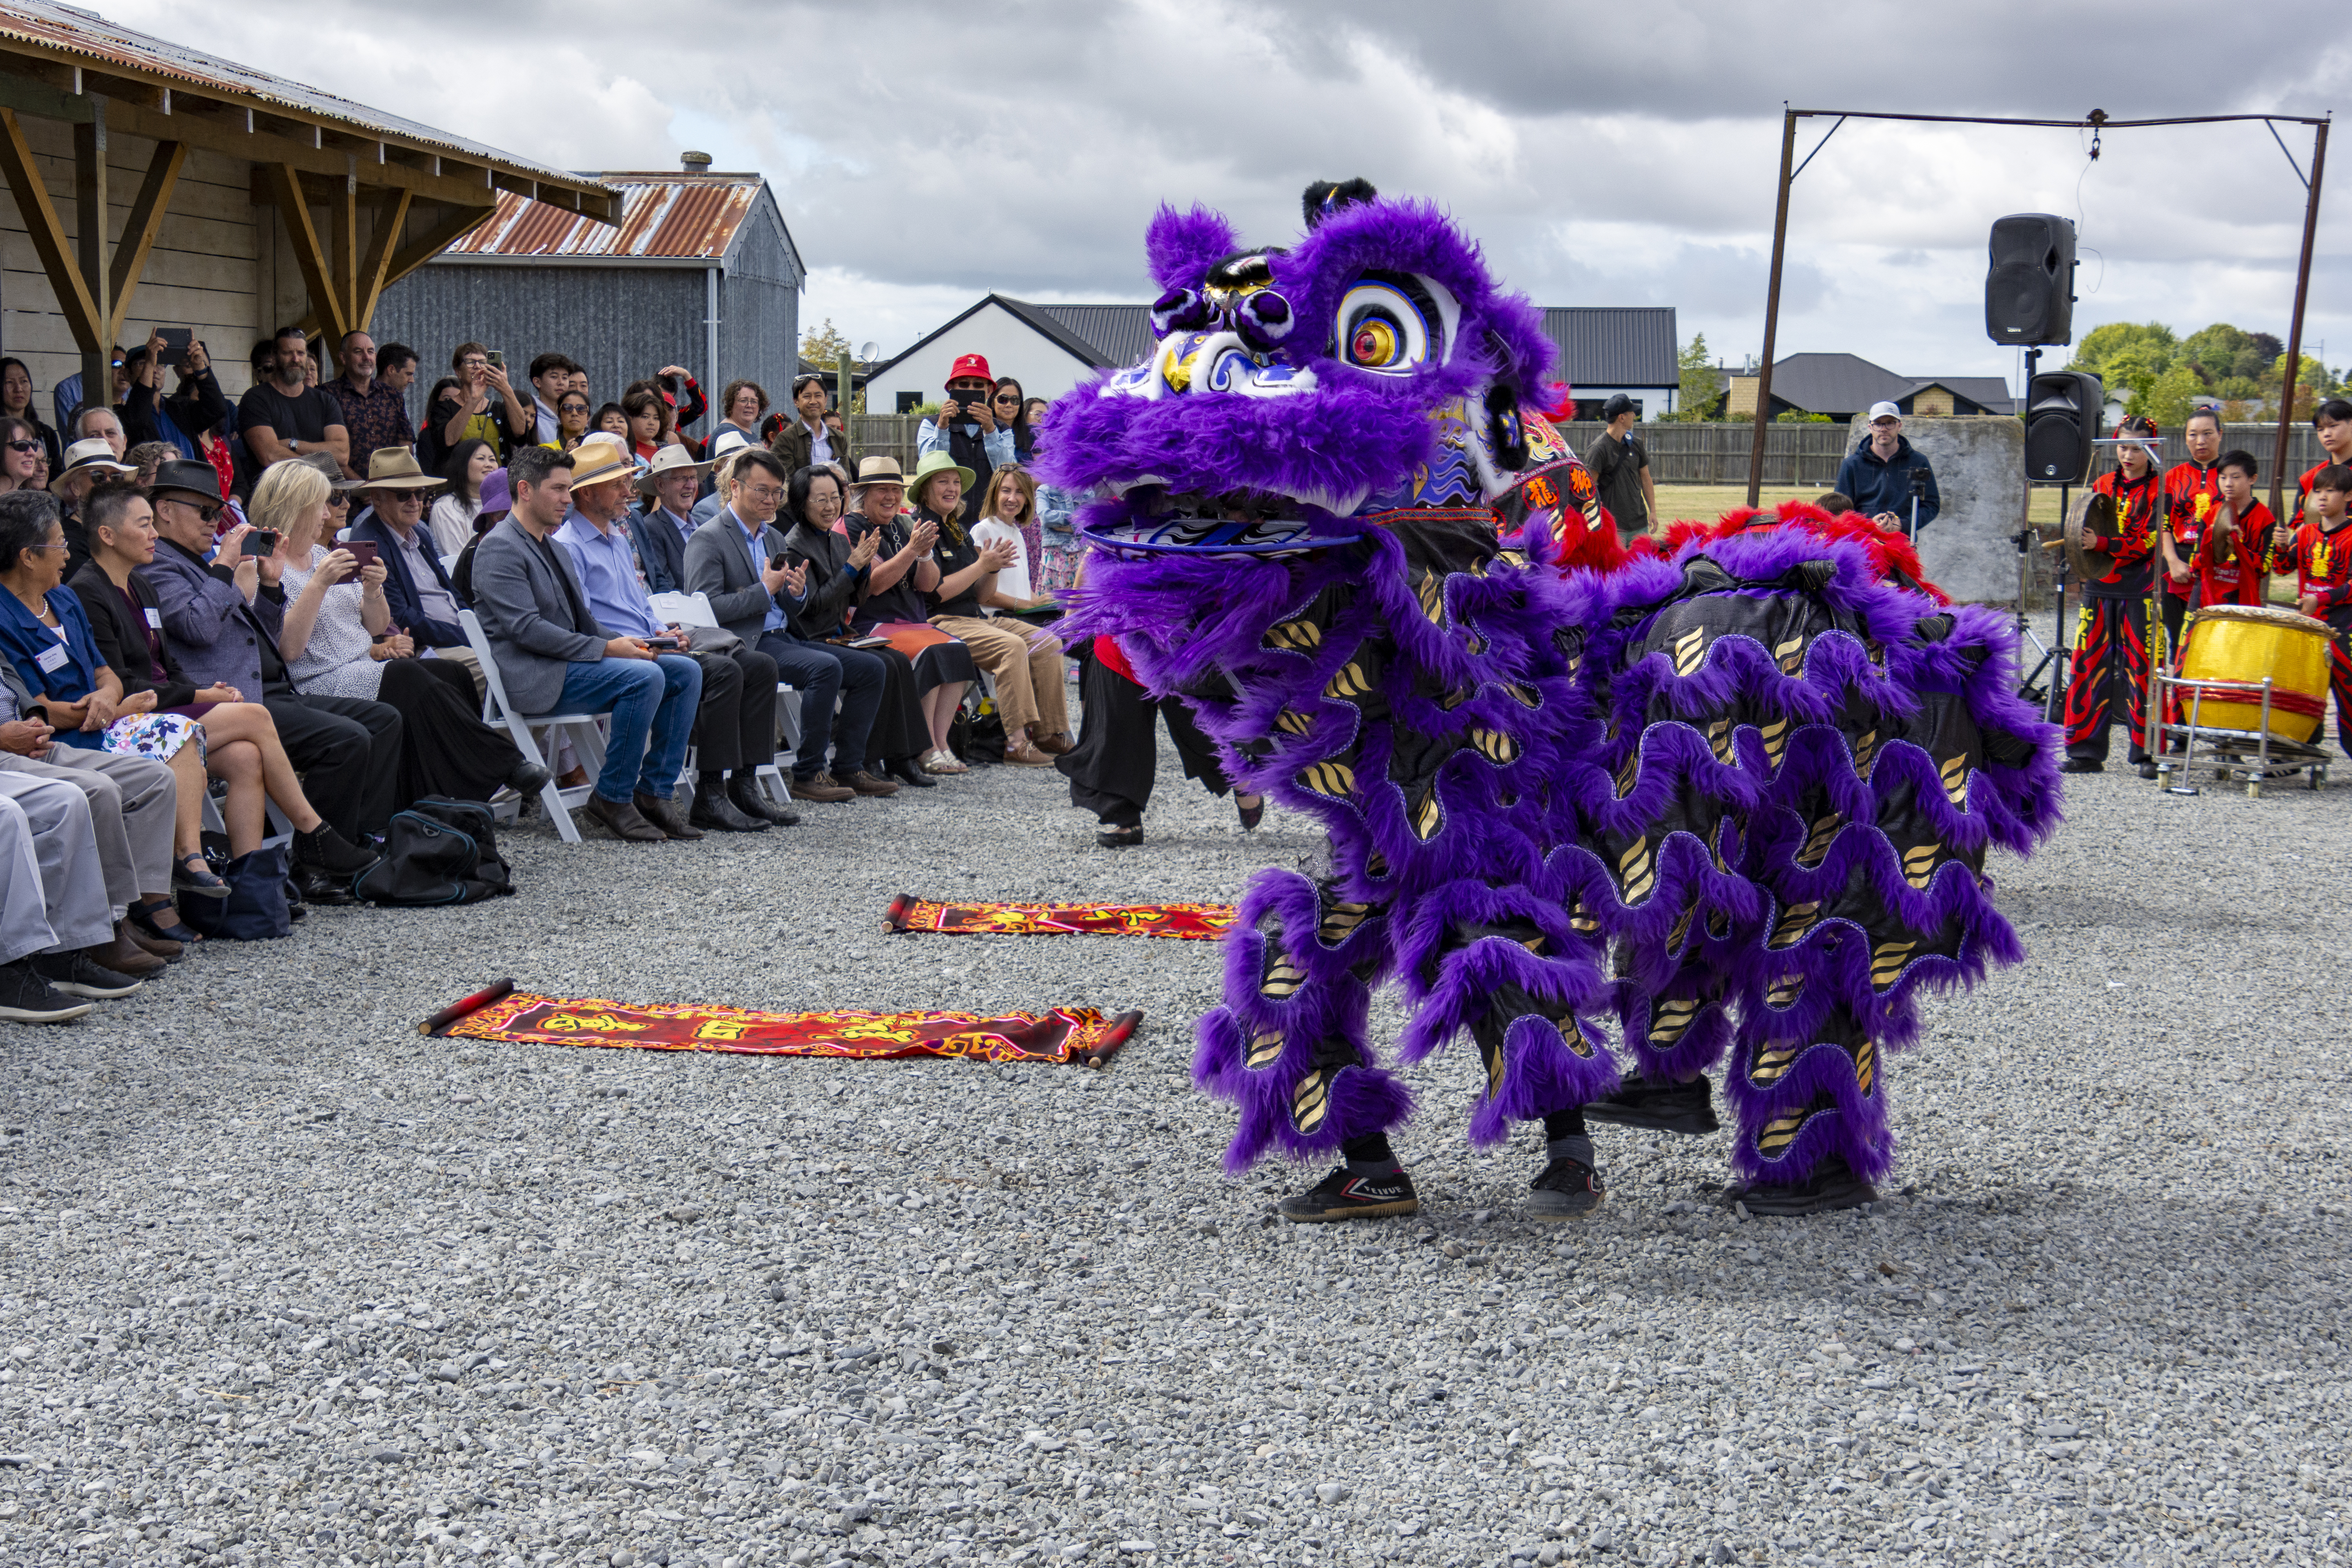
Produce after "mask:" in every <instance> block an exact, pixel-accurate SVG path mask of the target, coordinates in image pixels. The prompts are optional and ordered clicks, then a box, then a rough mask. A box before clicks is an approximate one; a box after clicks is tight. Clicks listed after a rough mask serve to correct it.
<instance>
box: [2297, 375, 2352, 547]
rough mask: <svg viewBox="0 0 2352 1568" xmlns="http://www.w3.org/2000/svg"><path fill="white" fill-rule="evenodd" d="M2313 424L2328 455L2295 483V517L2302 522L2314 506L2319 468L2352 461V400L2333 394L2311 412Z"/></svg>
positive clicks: (2320, 443)
mask: <svg viewBox="0 0 2352 1568" xmlns="http://www.w3.org/2000/svg"><path fill="white" fill-rule="evenodd" d="M2311 427H2312V428H2313V429H2314V430H2316V431H2318V432H2319V445H2320V446H2321V447H2322V448H2324V449H2325V450H2326V453H2327V456H2326V458H2325V459H2323V460H2322V461H2320V462H2316V463H2314V464H2313V465H2312V466H2311V467H2310V468H2306V469H2305V470H2304V475H2303V479H2301V481H2300V482H2298V483H2297V484H2296V485H2295V487H2294V520H2295V521H2296V523H2298V524H2300V523H2302V522H2303V521H2305V513H2306V512H2308V511H2309V510H2310V509H2311V481H2312V480H2313V479H2316V478H2317V477H2318V475H2319V470H2320V469H2322V468H2328V467H2331V466H2333V465H2335V464H2337V463H2352V403H2347V402H2346V401H2345V400H2344V399H2343V398H2340V397H2331V398H2329V399H2328V400H2327V401H2326V402H2325V403H2323V404H2321V405H2319V411H2318V412H2317V413H2315V414H2314V415H2313V416H2311Z"/></svg>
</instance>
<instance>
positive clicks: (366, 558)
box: [335, 539, 376, 566]
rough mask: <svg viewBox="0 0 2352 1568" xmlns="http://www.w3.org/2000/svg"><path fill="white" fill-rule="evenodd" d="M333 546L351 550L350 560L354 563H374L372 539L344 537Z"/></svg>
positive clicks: (371, 564)
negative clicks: (344, 538)
mask: <svg viewBox="0 0 2352 1568" xmlns="http://www.w3.org/2000/svg"><path fill="white" fill-rule="evenodd" d="M335 548H336V549H338V550H347V551H349V552H351V557H352V562H353V563H354V564H356V565H360V566H373V565H374V564H375V558H376V543H375V541H374V540H373V539H346V540H343V541H342V542H340V543H338V544H337V545H336V546H335Z"/></svg>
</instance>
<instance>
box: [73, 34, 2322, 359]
mask: <svg viewBox="0 0 2352 1568" xmlns="http://www.w3.org/2000/svg"><path fill="white" fill-rule="evenodd" d="M92 3H97V4H100V5H103V8H104V10H105V12H106V14H107V15H108V16H110V19H112V20H115V21H117V22H121V23H123V24H126V25H128V26H136V27H140V28H142V29H145V30H148V31H152V32H154V33H156V34H158V35H160V36H163V37H170V38H174V39H178V40H181V41H184V42H186V43H190V44H195V45H199V46H201V47H206V48H209V49H212V50H214V51H216V52H218V53H221V54H224V55H226V56H227V57H228V58H232V59H236V60H241V61H244V62H246V63H247V64H250V65H254V66H257V67H261V68H265V69H269V70H274V71H278V72H281V73H283V74H286V75H289V76H294V77H298V78H300V79H304V80H307V81H310V82H313V83H316V84H318V85H319V86H321V87H324V88H327V89H330V90H332V91H336V92H340V93H342V94H344V95H346V96H348V97H351V98H353V99H356V100H360V101H362V102H363V103H368V104H372V105H374V106H376V107H379V108H383V109H388V110H396V111H398V112H400V113H402V114H405V115H408V116H411V117H413V118H415V119H416V120H419V121H424V122H425V123H426V124H429V125H436V126H440V127H442V128H445V129H446V130H449V131H452V132H459V133H462V134H464V135H467V136H469V137H473V138H476V139H478V140H480V141H482V142H488V143H489V144H490V145H492V146H496V147H500V148H504V149H506V150H508V151H510V152H513V153H519V154H522V155H525V156H529V157H532V158H536V159H540V160H543V161H545V162H548V163H556V164H560V165H562V166H564V167H567V168H573V169H606V170H618V169H646V168H671V167H676V166H677V154H678V153H680V152H681V151H682V150H685V149H687V148H697V149H700V150H703V151H707V152H709V153H712V154H713V155H714V156H715V157H716V158H717V160H718V163H717V166H718V167H719V168H721V169H758V170H761V171H762V172H764V173H765V174H767V175H768V176H769V178H770V179H771V180H772V182H773V184H774V185H775V187H776V191H777V195H778V197H779V200H780V201H781V202H782V206H783V210H784V214H785V218H786V221H787V222H788V223H789V224H790V225H791V226H792V228H793V234H794V237H796V238H797V239H798V241H799V243H800V247H801V251H802V254H803V256H804V257H805V258H807V260H808V261H809V263H810V265H811V267H812V268H813V269H814V277H813V278H812V279H811V283H810V287H809V290H808V295H807V298H806V299H805V300H804V301H803V319H804V320H806V321H815V320H817V319H819V318H822V317H826V316H830V317H831V318H833V320H834V321H835V322H837V323H838V324H839V326H840V327H841V329H842V331H844V332H845V333H846V334H847V335H848V337H849V339H850V341H851V342H853V343H857V342H864V341H866V340H868V339H871V340H874V341H876V342H879V343H880V344H881V345H882V347H883V349H884V351H885V352H886V353H894V352H896V351H897V350H898V349H900V348H903V347H905V346H906V345H907V344H908V343H909V342H912V341H913V340H914V339H915V338H916V337H918V336H919V335H920V334H921V333H922V332H923V331H927V330H929V328H930V327H932V326H935V325H937V324H938V323H939V322H940V321H942V320H944V319H945V318H946V316H947V315H949V314H950V313H951V312H952V311H954V310H960V309H961V308H962V307H963V306H964V305H966V304H968V303H970V302H971V300H973V299H974V298H976V297H977V296H978V295H979V294H981V293H982V292H984V291H986V290H988V289H996V290H998V291H1000V292H1003V293H1007V294H1011V295H1014V296H1016V297H1025V298H1029V299H1035V300H1145V299H1148V298H1150V293H1151V289H1150V285H1149V283H1148V282H1147V281H1146V279H1144V277H1143V273H1142V267H1141V258H1140V244H1139V238H1140V234H1141V230H1142V226H1143V225H1144V223H1145V221H1146V220H1147V219H1148V217H1149V216H1150V212H1151V210H1152V208H1153V207H1154V206H1155V205H1157V204H1158V203H1159V202H1160V201H1161V200H1163V199H1168V200H1174V201H1177V202H1179V203H1180V204H1189V203H1191V202H1193V201H1205V202H1208V203H1210V204H1212V205H1217V206H1220V207H1222V208H1223V209H1224V210H1225V211H1227V212H1228V213H1230V214H1231V215H1232V216H1234V219H1235V220H1236V222H1237V223H1238V224H1239V225H1240V226H1241V227H1242V228H1243V230H1244V233H1245V234H1247V235H1249V236H1251V237H1253V238H1255V239H1258V240H1261V241H1269V242H1270V241H1277V240H1280V239H1281V238H1283V237H1286V235H1287V234H1289V233H1290V232H1292V231H1293V230H1295V229H1296V227H1297V217H1298V211H1297V194H1298V192H1299V190H1300V188H1301V187H1302V186H1303V185H1304V184H1306V183H1307V181H1308V180H1309V179H1312V178H1315V177H1318V176H1328V177H1332V178H1340V177H1345V176H1348V175H1351V174H1360V175H1363V176H1364V177H1366V178H1369V179H1370V180H1371V181H1372V182H1373V183H1374V184H1377V185H1379V186H1380V187H1381V189H1383V190H1384V191H1389V192H1393V193H1399V194H1403V193H1412V194H1420V195H1430V196H1433V197H1435V198H1437V199H1439V200H1441V201H1443V202H1444V203H1445V204H1446V205H1448V206H1449V207H1450V208H1451V209H1452V210H1453V211H1454V213H1455V214H1456V215H1457V216H1459V217H1460V218H1461V220H1462V221H1463V223H1464V224H1465V226H1467V227H1468V228H1469V230H1470V231H1471V232H1472V233H1473V234H1474V235H1475V236H1476V237H1478V238H1480V239H1481V240H1482V241H1483V242H1484V243H1485V244H1486V249H1487V252H1488V255H1489V256H1490V258H1492V259H1493V261H1494V262H1495V264H1496V267H1497V268H1498V269H1499V270H1500V271H1501V272H1502V273H1503V274H1504V275H1505V276H1506V277H1507V279H1509V280H1510V281H1511V282H1512V283H1514V284H1516V285H1517V286H1518V287H1520V288H1523V289H1526V290H1527V291H1528V292H1529V293H1530V294H1531V295H1533V296H1534V297H1535V298H1536V300H1538V302H1539V303H1543V304H1553V305H1568V304H1581V305H1672V306H1675V307H1676V308H1677V309H1678V310H1679V311H1680V323H1681V328H1682V333H1683V336H1684V338H1685V340H1687V339H1688V338H1689V336H1690V335H1691V333H1693V332H1694V331H1704V332H1705V333H1706V341H1707V344H1708V346H1709V347H1710V348H1711V349H1713V350H1716V351H1717V353H1719V354H1720V355H1723V356H1727V357H1729V358H1731V359H1733V360H1735V361H1736V360H1737V359H1738V358H1739V357H1740V356H1742V355H1744V354H1752V353H1756V352H1758V351H1759V349H1760V348H1761V346H1762V339H1763V304H1764V289H1765V276H1766V264H1767V258H1769V250H1770V241H1771V225H1772V195H1773V174H1774V169H1775V165H1776V163H1777V160H1778V157H1779V153H1780V109H1781V107H1782V104H1783V101H1784V100H1787V101H1792V102H1794V103H1795V104H1796V105H1797V106H1798V107H1801V108H1806V107H1812V106H1814V105H1824V106H1827V107H1830V108H1840V107H1843V108H1862V109H1880V110H1910V111H1917V112H1929V113H1974V114H1998V115H2014V116H2031V117H2037V118H2054V119H2067V118H2073V117H2078V116H2080V115H2083V114H2084V113H2086V112H2087V111H2088V110H2091V109H2093V108H2094V107H2097V108H2103V109H2105V110H2108V112H2109V113H2110V114H2112V115H2114V116H2116V117H2117V118H2140V117H2156V116H2159V115H2180V114H2209V113H2231V112H2244V111H2265V112H2282V113H2292V114H2321V113H2325V112H2327V111H2328V110H2331V109H2333V108H2336V107H2345V106H2346V105H2345V104H2343V103H2341V102H2339V100H2344V99H2346V98H2347V93H2346V91H2345V90H2344V89H2346V88H2347V86H2352V45H2347V44H2346V43H2345V42H2343V41H2342V35H2341V30H2340V29H2337V30H2336V32H2335V35H2334V37H2329V36H2326V35H2324V34H2321V33H2318V32H2316V31H2315V30H2313V29H2310V28H2308V27H2306V26H2303V25H2301V24H2303V23H2305V22H2307V21H2309V20H2311V19H2313V18H2314V17H2315V16H2316V13H2301V12H2300V9H2299V7H2289V6H2275V7H2273V6H2257V7H2254V8H2252V10H2241V9H2238V8H2236V7H2224V8H2221V9H2219V10H2217V9H2216V8H2215V7H2213V6H2212V5H2210V4H2199V5H2179V4H2171V3H2168V0H2154V3H2147V4H2141V5H2136V6H2133V7H2129V8H2126V9H2123V10H2116V9H2114V8H2107V7H2100V8H2096V9H2094V8H2092V7H2087V6H2055V5H2049V4H2047V3H2046V0H2044V3H2040V4H2028V3H2024V0H1985V3H1983V4H1979V5H1969V6H1966V7H1932V6H1924V5H1887V4H1880V3H1877V0H1864V4H1862V5H1853V6H1824V7H1820V8H1814V7H1811V6H1804V7H1799V6H1793V5H1774V6H1769V7H1767V6H1760V5H1722V4H1716V5H1692V4H1687V3H1684V0H1652V3H1651V4H1649V5H1642V6H1619V7H1614V8H1607V9H1604V8H1601V7H1592V6H1586V7H1570V6H1564V5H1557V4H1552V5H1545V4H1540V3H1538V0H1454V3H1452V4H1444V5H1433V4H1427V3H1425V0H1355V3H1353V4H1351V5H1348V6H1346V7H1340V6H1336V5H1297V4H1288V3H1284V0H1253V3H1251V4H1246V5H1244V4H1236V3H1233V0H999V3H997V4H994V5H983V4H975V3H964V0H946V3H941V0H858V3H856V4H850V3H846V0H843V3H836V4H829V5H801V4H791V3H787V4H774V3H765V4H753V3H749V0H683V3H678V4H671V5H644V4H629V5H621V4H613V3H608V0H572V3H569V4H563V5H553V4H548V3H546V0H507V3H505V4H503V5H480V4H478V0H465V3H463V4H460V3H458V0H408V3H407V4H404V5H401V6H399V7H397V8H396V9H395V8H392V7H387V6H384V5H382V4H380V3H378V0H239V3H238V4H237V5H231V6H215V7H212V8H210V9H208V10H207V11H205V13H204V18H205V19H204V24H203V26H202V27H201V28H200V29H198V28H194V27H193V26H192V24H191V22H190V20H189V18H190V17H191V16H193V15H194V13H191V12H190V11H188V10H187V8H186V7H185V6H184V5H171V4H167V3H166V0H92ZM2075 13H2079V14H2080V15H2081V16H2083V18H2084V19H2083V20H2080V21H2074V20H2069V19H2067V18H2068V16H2070V15H2072V14H2075ZM2029 46H2030V47H2031V48H2032V51H2033V54H2032V58H2025V51H2026V49H2027V47H2029ZM1829 124H1830V121H1801V122H1800V127H1799V140H1798V153H1799V155H1800V156H1802V155H1803V153H1805V152H1806V151H1807V150H1808V149H1810V148H1811V145H1812V144H1813V142H1815V141H1817V140H1818V139H1819V137H1820V135H1821V133H1822V131H1824V130H1826V129H1827V128H1828V126H1829ZM2283 130H2284V135H2285V140H2286V144H2287V146H2288V147H2289V148H2291V149H2293V151H2294V156H2295V158H2296V160H2297V161H2298V162H2299V163H2302V164H2303V165H2304V168H2305V173H2308V171H2309V164H2310V158H2309V149H2310V145H2311V133H2310V132H2309V131H2308V130H2307V129H2306V128H2304V127H2289V128H2283ZM2088 142H2089V139H2088V137H2087V136H2086V135H2084V134H2082V133H2079V132H2075V131H2073V130H2005V129H2004V130H1994V129H1984V128H1939V127H1922V126H1904V125H1894V124H1888V123H1885V122H1875V123H1874V122H1869V121H1849V122H1848V123H1847V124H1846V125H1845V126H1844V128H1843V130H1841V131H1840V132H1838V134H1837V136H1836V138H1835V140H1833V141H1832V142H1830V143H1829V145H1828V146H1827V148H1826V149H1825V150H1824V151H1823V152H1822V153H1821V155H1820V157H1819V158H1817V159H1816V160H1815V161H1814V162H1813V163H1812V165H1811V168H1809V169H1808V170H1806V172H1805V174H1804V176H1803V177H1802V178H1801V180H1800V181H1799V182H1798V184H1797V187H1796V193H1795V197H1794V201H1793V204H1792V206H1791V216H1790V268H1789V276H1788V279H1787V283H1786V285H1785V291H1784V303H1783V315H1782V320H1781V325H1780V351H1781V352H1783V353H1792V352H1797V351H1801V350H1843V351H1848V352H1852V353H1859V354H1862V355H1864V356H1865V357H1867V358H1870V359H1874V360H1876V361H1878V362H1880V363H1884V364H1885V365H1887V366H1888V367H1890V368H1892V369H1895V370H1898V371H1902V372H1905V373H1906V374H1922V375H1926V374H2004V373H2011V372H2013V370H2014V367H2015V365H2016V363H2017V354H2016V353H2015V351H2010V350H2002V349H1999V348H1996V347H1995V346H1994V345H1992V344H1991V343H1990V342H1987V341H1986V339H1985V337H1984V332H1983V314H1982V311H1983V304H1982V296H1983V279H1984V269H1985V250H1984V247H1985V237H1986V232H1987V230H1988V228H1989V227H1990V223H1991V221H1992V220H1993V219H1994V218H1996V217H1998V216H2000V215H2002V214H2004V213H2010V212H2021V211H2046V212H2054V213H2059V214H2062V215H2064V216H2071V217H2074V218H2076V219H2077V221H2078V223H2079V225H2080V234H2081V243H2082V246H2083V247H2084V258H2083V268H2082V274H2081V280H2080V284H2079V291H2080V293H2081V294H2082V302H2081V304H2080V305H2079V306H2078V307H2077V315H2076V326H2077V335H2078V336H2079V334H2080V332H2081V331H2084V330H2087V328H2088V327H2089V326H2091V325H2095V324H2097V323H2098V322H2100V321H2112V320H2119V319H2129V320H2150V319H2154V320H2160V321H2167V322H2169V323H2171V324H2173V325H2174V326H2176V327H2178V328H2179V329H2180V330H2182V331H2191V330H2194V329H2195V328H2197V327H2200V326H2202V325H2204V324H2205V323H2207V322H2209V321H2216V320H2226V321H2232V322H2235V323H2236V324H2237V325H2239V326H2241V327H2243V328H2246V329H2248V330H2250V331H2257V330H2268V331H2274V332H2277V333H2278V334H2279V335H2281V336H2282V337H2284V335H2285V331H2286V322H2287V313H2288V309H2289V306H2290V303H2291V300H2292V293H2293V281H2294V259H2295V252H2296V247H2297V245H2298V243H2299V239H2300V228H2301V222H2302V213H2303V202H2304V188H2303V186H2302V184H2300V183H2299V181H2298V180H2297V178H2296V175H2295V174H2294V171H2293V170H2291V169H2290V168H2289V166H2288V162H2287V159H2286V158H2285V157H2284V155H2282V153H2281V151H2280V149H2279V147H2278V146H2277V145H2276V144H2274V143H2273V141H2272V139H2271V137H2270V135H2269V134H2268V133H2267V132H2265V131H2264V130H2263V128H2262V127H2261V126H2260V125H2256V124H2242V125H2231V126H2218V127H2207V128H2198V129H2162V130H2139V131H2119V132H2110V133H2109V134H2108V135H2107V136H2106V138H2105V149H2104V153H2103V155H2102V156H2101V158H2100V159H2099V160H2098V161H2097V162H2096V163H2092V162H2091V161H2090V159H2089V158H2088V155H2087V154H2088V150H2089V147H2088ZM2347 158H2352V148H2342V149H2339V152H2338V159H2337V166H2338V170H2339V173H2338V176H2337V179H2336V181H2335V182H2332V184H2334V187H2335V189H2334V191H2333V192H2332V193H2331V194H2330V197H2329V200H2328V202H2327V204H2326V206H2325V207H2324V208H2323V212H2322V222H2321V227H2320V236H2319V247H2318V250H2319V256H2320V264H2319V267H2318V268H2317V270H2316V272H2315V277H2314V281H2313V300H2312V306H2311V313H2310V318H2309V323H2308V325H2307V326H2306V328H2305V342H2306V344H2307V345H2308V344H2311V343H2314V342H2319V343H2324V345H2325V353H2326V359H2327V362H2328V363H2331V364H2336V365H2344V364H2347V363H2352V260H2347V251H2352V168H2347V165H2346V164H2345V162H2344V161H2345V160H2346V159H2347Z"/></svg>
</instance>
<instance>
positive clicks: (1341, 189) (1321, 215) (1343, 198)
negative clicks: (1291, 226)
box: [1299, 180, 1381, 228]
mask: <svg viewBox="0 0 2352 1568" xmlns="http://www.w3.org/2000/svg"><path fill="white" fill-rule="evenodd" d="M1380 194H1381V193H1380V192H1378V191H1376V190H1374V189H1372V185H1371V182H1370V181H1369V180H1318V181H1316V182H1315V183H1314V184H1311V185H1309V186H1307V195H1306V196H1305V197H1304V198H1303V199H1302V200H1301V202H1300V204H1299V205H1301V206H1302V207H1304V208H1305V209H1306V213H1307V227H1308V228H1313V227H1315V226H1317V225H1318V224H1320V223H1321V222H1322V221H1323V220H1324V219H1325V218H1327V217H1329V216H1331V215H1332V214H1333V213H1335V212H1338V211H1339V209H1340V208H1342V207H1351V206H1354V205H1356V204H1357V203H1358V202H1369V201H1370V200H1372V199H1373V198H1374V197H1376V196H1378V195H1380Z"/></svg>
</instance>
